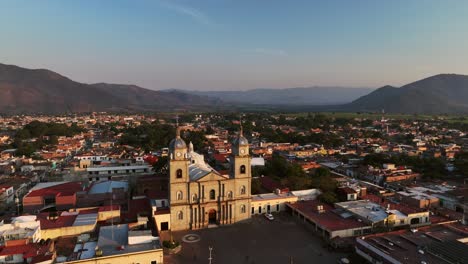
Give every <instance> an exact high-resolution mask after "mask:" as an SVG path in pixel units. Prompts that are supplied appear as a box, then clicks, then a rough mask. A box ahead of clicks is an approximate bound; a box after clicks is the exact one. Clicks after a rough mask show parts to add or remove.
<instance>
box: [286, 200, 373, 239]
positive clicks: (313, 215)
mask: <svg viewBox="0 0 468 264" xmlns="http://www.w3.org/2000/svg"><path fill="white" fill-rule="evenodd" d="M288 206H289V207H291V208H293V209H295V210H297V211H299V212H301V213H302V214H303V215H304V216H305V217H306V218H309V220H311V221H313V222H315V223H317V225H319V226H321V227H322V228H324V229H326V230H328V231H338V230H346V229H353V228H360V227H365V226H367V225H366V224H365V223H363V222H360V221H358V220H357V219H354V218H352V217H349V216H348V215H343V216H342V215H340V214H339V212H337V211H336V210H335V209H334V208H333V207H332V206H330V205H328V204H324V203H321V202H319V201H317V200H310V201H301V202H297V203H294V204H288ZM318 206H323V210H321V211H319V210H318V209H317V207H318Z"/></svg>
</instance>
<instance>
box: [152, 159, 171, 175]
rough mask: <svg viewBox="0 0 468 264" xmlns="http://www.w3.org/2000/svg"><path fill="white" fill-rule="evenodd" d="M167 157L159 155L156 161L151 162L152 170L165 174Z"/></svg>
mask: <svg viewBox="0 0 468 264" xmlns="http://www.w3.org/2000/svg"><path fill="white" fill-rule="evenodd" d="M168 160H169V159H168V157H167V156H166V157H159V158H158V161H156V162H155V163H154V164H153V168H154V171H155V172H156V173H158V174H166V173H167V170H168V168H167V163H168Z"/></svg>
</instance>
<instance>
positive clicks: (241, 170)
mask: <svg viewBox="0 0 468 264" xmlns="http://www.w3.org/2000/svg"><path fill="white" fill-rule="evenodd" d="M240 173H241V174H245V165H242V166H240Z"/></svg>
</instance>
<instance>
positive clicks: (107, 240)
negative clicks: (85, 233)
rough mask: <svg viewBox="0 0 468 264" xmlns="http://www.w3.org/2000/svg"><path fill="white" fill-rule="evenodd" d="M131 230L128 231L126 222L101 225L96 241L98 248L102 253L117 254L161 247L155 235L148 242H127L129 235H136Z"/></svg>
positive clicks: (105, 254)
mask: <svg viewBox="0 0 468 264" xmlns="http://www.w3.org/2000/svg"><path fill="white" fill-rule="evenodd" d="M132 232H134V231H129V228H128V225H127V224H123V225H114V226H102V227H101V228H100V231H99V238H98V242H97V246H98V248H99V249H100V250H102V255H103V256H109V255H118V254H125V253H132V252H138V251H146V250H153V249H159V248H161V246H160V243H159V241H158V240H159V238H157V237H153V239H152V241H150V242H149V243H137V244H129V237H132V238H134V237H135V236H138V234H137V233H132ZM144 242H146V241H144Z"/></svg>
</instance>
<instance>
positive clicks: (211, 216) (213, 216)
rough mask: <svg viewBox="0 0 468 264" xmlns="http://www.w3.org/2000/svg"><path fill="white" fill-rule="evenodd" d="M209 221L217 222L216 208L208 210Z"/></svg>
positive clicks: (211, 222) (210, 222)
mask: <svg viewBox="0 0 468 264" xmlns="http://www.w3.org/2000/svg"><path fill="white" fill-rule="evenodd" d="M208 223H209V224H216V210H215V209H211V210H210V211H209V212H208Z"/></svg>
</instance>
